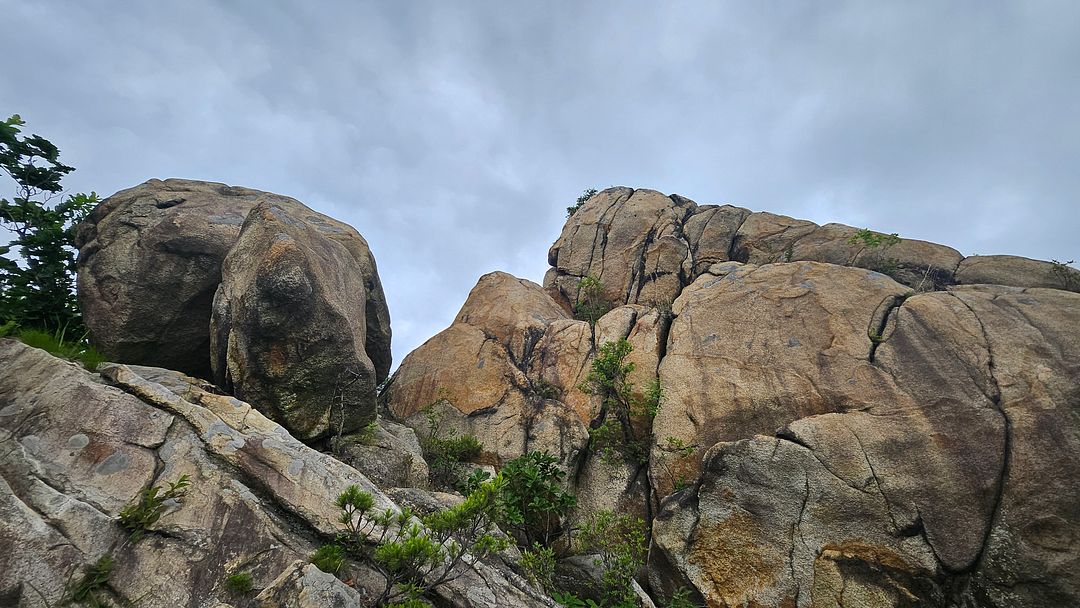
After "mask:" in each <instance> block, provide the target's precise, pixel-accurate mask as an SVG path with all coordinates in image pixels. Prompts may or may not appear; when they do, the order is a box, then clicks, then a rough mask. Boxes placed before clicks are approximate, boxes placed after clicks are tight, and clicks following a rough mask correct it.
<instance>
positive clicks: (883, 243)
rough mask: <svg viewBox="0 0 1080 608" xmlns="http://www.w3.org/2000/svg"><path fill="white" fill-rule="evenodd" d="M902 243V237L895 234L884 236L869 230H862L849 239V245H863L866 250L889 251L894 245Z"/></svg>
mask: <svg viewBox="0 0 1080 608" xmlns="http://www.w3.org/2000/svg"><path fill="white" fill-rule="evenodd" d="M900 241H901V239H900V235H898V234H896V233H895V232H894V233H892V234H882V233H880V232H874V231H873V230H869V229H867V228H860V229H859V231H858V232H856V233H855V234H853V235H851V238H849V239H848V244H849V245H862V246H863V247H864V248H866V249H879V248H880V249H887V248H889V247H892V246H893V245H897V244H899V243H900Z"/></svg>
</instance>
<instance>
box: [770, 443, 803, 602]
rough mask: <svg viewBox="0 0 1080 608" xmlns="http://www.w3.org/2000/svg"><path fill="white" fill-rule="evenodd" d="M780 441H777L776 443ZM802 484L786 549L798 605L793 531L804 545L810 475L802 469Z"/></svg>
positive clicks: (798, 586)
mask: <svg viewBox="0 0 1080 608" xmlns="http://www.w3.org/2000/svg"><path fill="white" fill-rule="evenodd" d="M779 443H780V442H779V441H777V444H779ZM803 485H804V487H805V491H804V493H803V500H802V506H801V507H799V517H798V519H797V520H795V521H794V522H792V524H791V549H790V550H789V551H788V569H789V570H790V572H791V582H792V584H793V585H795V605H796V606H798V605H799V597H800V595H801V594H802V585H801V584H800V582H799V579H798V577H797V575H796V573H795V533H796V532H798V533H799V542H801V543H802V544H803V546H804V547H805V546H806V541H805V540H803V538H802V522H803V517H804V516H805V515H806V506H807V504H809V502H810V475H809V473H807V472H806V471H805V470H804V471H803Z"/></svg>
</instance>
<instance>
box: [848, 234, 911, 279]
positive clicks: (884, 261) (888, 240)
mask: <svg viewBox="0 0 1080 608" xmlns="http://www.w3.org/2000/svg"><path fill="white" fill-rule="evenodd" d="M902 240H903V239H901V238H900V236H899V235H897V234H896V233H895V232H894V233H892V234H884V233H881V232H874V231H873V230H869V229H867V228H861V229H859V230H858V231H857V232H855V234H853V235H851V236H850V237H849V238H848V240H847V242H848V244H849V245H855V246H858V247H859V249H858V250H857V251H856V252H855V255H854V256H852V258H851V261H850V262H849V265H855V263H856V262H859V265H860V266H862V267H863V268H866V269H867V270H873V271H874V272H880V273H881V274H884V275H888V276H890V277H893V278H896V275H897V272H898V271H899V270H900V262H899V260H897V259H896V258H892V257H886V256H885V253H884V252H885V251H886V250H888V249H889V248H890V247H893V246H896V245H899V244H900V242H901V241H902ZM860 258H862V259H860Z"/></svg>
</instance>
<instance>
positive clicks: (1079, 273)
mask: <svg viewBox="0 0 1080 608" xmlns="http://www.w3.org/2000/svg"><path fill="white" fill-rule="evenodd" d="M956 282H957V283H960V284H962V285H975V284H979V283H985V284H991V285H1013V286H1016V287H1048V288H1050V289H1064V290H1066V291H1076V292H1080V270H1077V269H1075V268H1072V267H1071V266H1066V265H1065V264H1061V263H1056V264H1055V263H1052V262H1043V261H1040V260H1030V259H1028V258H1021V257H1017V256H1015V255H973V256H970V257H967V258H964V261H962V262H960V266H959V267H958V268H957V269H956Z"/></svg>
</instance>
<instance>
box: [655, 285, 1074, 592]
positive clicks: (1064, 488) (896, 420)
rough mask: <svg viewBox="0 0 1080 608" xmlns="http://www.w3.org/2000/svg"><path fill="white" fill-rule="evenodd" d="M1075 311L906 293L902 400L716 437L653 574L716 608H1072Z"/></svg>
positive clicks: (1042, 301) (896, 335) (887, 361)
mask: <svg viewBox="0 0 1080 608" xmlns="http://www.w3.org/2000/svg"><path fill="white" fill-rule="evenodd" d="M1078 315H1080V297H1078V296H1075V295H1073V294H1069V293H1066V292H1063V291H1057V290H1020V289H1016V288H1005V287H987V288H974V289H973V288H956V289H954V290H951V291H950V292H948V293H945V292H938V293H932V294H923V295H917V296H915V297H912V298H910V299H909V300H907V301H905V302H904V303H903V304H902V305H901V306H900V307H899V308H897V309H896V310H895V311H894V312H893V313H892V315H891V316H890V321H889V329H888V330H887V333H886V334H885V336H884V341H883V342H882V343H881V345H880V347H879V348H878V349H877V353H876V356H875V357H874V366H875V367H880V368H881V370H882V371H883V372H885V373H887V374H888V375H889V376H890V377H891V378H892V379H893V380H894V384H893V387H892V388H891V389H890V390H896V391H898V392H897V393H896V395H895V397H894V398H892V399H888V398H885V397H887V395H886V394H882V395H881V396H880V397H878V398H875V399H872V400H870V401H869V402H867V403H865V404H864V405H863V406H862V407H860V408H858V409H855V410H851V409H848V410H847V411H845V412H843V413H831V414H824V415H817V416H808V417H804V418H800V419H798V420H795V421H793V422H792V423H790V424H789V425H787V426H786V427H784V428H782V429H780V430H779V431H777V433H776V435H777V436H776V437H775V438H769V437H762V436H760V435H759V436H757V437H754V438H747V439H743V440H741V441H736V442H721V443H718V444H716V445H715V446H714V447H713V448H712V449H711V450H710V451H709V453H708V454H707V455H706V456H705V458H704V471H703V474H702V476H701V481H700V482H699V485H698V486H697V487H696V488H694V489H692V490H688V491H686V492H684V493H683V494H681V495H676V496H673V497H672V498H671V499H670V500H669V502H668V503H667V504H666V505H665V509H664V511H663V512H662V513H661V515H660V516H659V518H658V519H657V520H656V522H655V524H654V528H653V531H654V537H653V538H654V551H653V559H654V561H655V564H656V566H657V569H658V570H659V569H661V568H662V567H668V568H670V567H671V565H674V567H675V568H676V569H678V570H679V571H681V572H682V573H683V574H684V575H685V576H686V577H687V578H688V580H689V581H690V582H691V583H692V584H693V585H694V586H695V587H696V588H697V589H699V590H700V591H701V592H702V593H703V594H704V595H705V597H707V598H710V601H713V602H714V603H715V604H716V605H745V604H753V603H755V602H756V603H760V604H762V605H781V604H784V603H791V604H792V605H799V606H803V605H814V606H817V605H827V606H831V605H848V604H849V602H850V601H859V600H858V599H857V598H863V599H862V600H861V601H863V602H866V603H867V604H868V605H907V604H908V603H910V602H912V601H915V599H916V598H917V599H918V600H919V601H922V602H924V603H930V604H938V603H940V604H944V603H945V602H946V601H947V600H948V601H953V602H959V601H962V600H963V601H968V602H974V605H980V606H1049V605H1071V604H1072V603H1074V602H1075V600H1076V598H1077V597H1078V593H1080V576H1078V574H1077V573H1078V570H1077V568H1076V564H1077V560H1078V559H1080V558H1078V556H1077V554H1076V552H1075V549H1066V545H1067V541H1065V540H1064V539H1067V538H1074V537H1075V536H1076V534H1077V533H1080V522H1078V521H1077V520H1076V517H1075V514H1076V513H1077V512H1080V491H1077V490H1076V485H1075V483H1072V482H1068V481H1065V480H1075V479H1076V475H1077V473H1080V471H1077V470H1076V466H1075V463H1076V462H1077V458H1076V456H1077V453H1078V451H1080V439H1078V438H1077V434H1076V432H1075V428H1076V422H1075V418H1074V420H1072V421H1068V420H1067V418H1069V417H1071V416H1073V414H1072V413H1071V410H1072V409H1074V408H1075V405H1076V403H1077V398H1078V396H1080V391H1078V387H1077V385H1076V378H1077V373H1078V372H1080V364H1078V363H1077V362H1076V361H1077V360H1076V359H1075V355H1076V354H1077V353H1076V351H1077V349H1078V348H1080V330H1078V329H1077V328H1080V325H1078V322H1080V316H1078ZM795 416H798V414H795ZM1073 417H1074V416H1073ZM1066 428H1070V429H1072V430H1069V431H1064V429H1066ZM1051 454H1052V456H1050V455H1051ZM1059 458H1060V460H1059ZM1048 461H1053V462H1054V464H1053V465H1050V464H1049V463H1048ZM1050 469H1053V471H1052V472H1051V470H1050ZM688 539H690V540H689V542H688ZM657 580H658V581H660V580H662V577H659V576H658V577H657ZM847 594H851V595H850V596H848V595H847ZM845 597H846V598H847V599H845ZM964 598H966V600H964Z"/></svg>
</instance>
